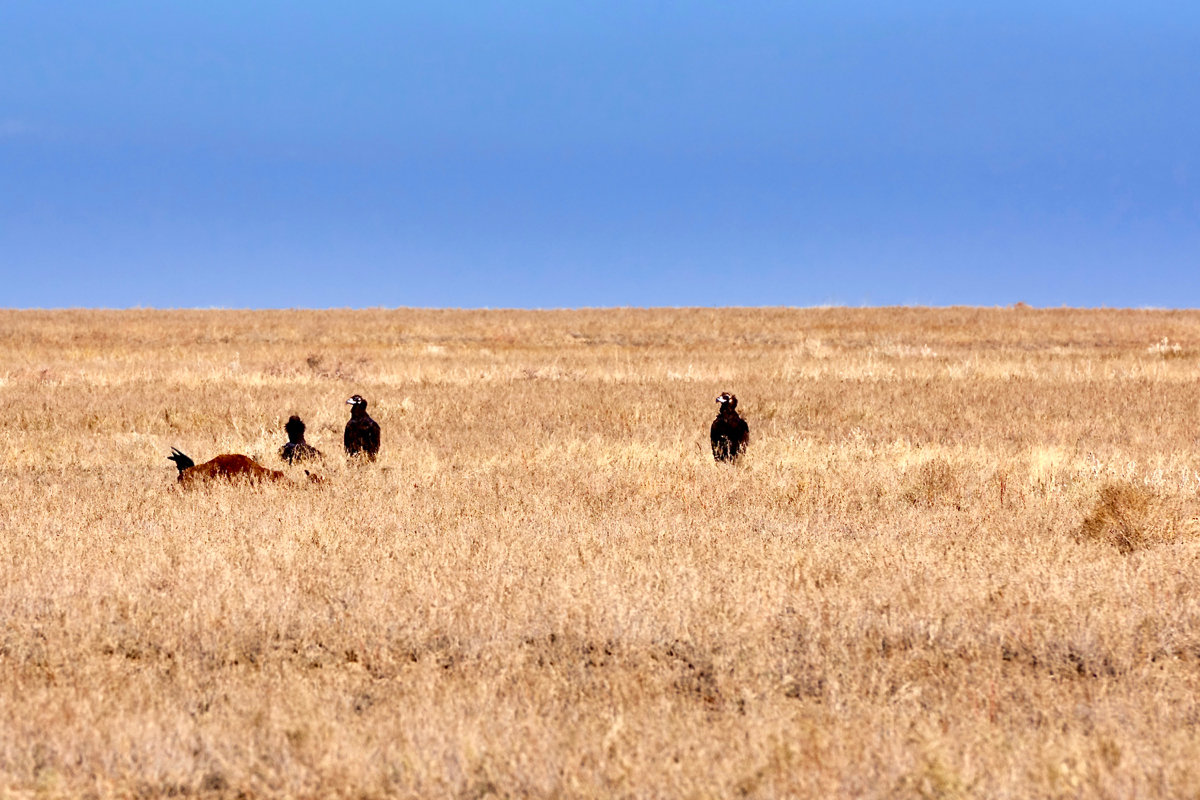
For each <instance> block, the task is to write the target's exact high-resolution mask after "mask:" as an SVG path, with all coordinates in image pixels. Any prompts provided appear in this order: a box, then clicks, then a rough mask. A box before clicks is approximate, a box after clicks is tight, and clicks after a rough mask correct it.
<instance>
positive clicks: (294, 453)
mask: <svg viewBox="0 0 1200 800" xmlns="http://www.w3.org/2000/svg"><path fill="white" fill-rule="evenodd" d="M283 429H284V430H285V431H287V435H288V441H287V444H285V445H284V446H283V447H281V448H279V457H280V458H282V459H283V460H284V461H286V462H287V463H289V464H299V463H301V462H304V461H319V460H320V459H321V458H323V456H322V455H321V451H320V450H318V449H317V448H315V447H313V446H312V445H311V444H309V443H308V442H306V441H304V420H302V419H300V418H299V417H297V416H296V415H295V414H293V415H292V416H291V417H290V418H289V419H288V421H287V424H286V425H284V426H283Z"/></svg>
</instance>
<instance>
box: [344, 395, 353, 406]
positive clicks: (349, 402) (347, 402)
mask: <svg viewBox="0 0 1200 800" xmlns="http://www.w3.org/2000/svg"><path fill="white" fill-rule="evenodd" d="M346 405H348V406H352V405H354V398H353V397H351V398H350V399H349V400H347V401H346Z"/></svg>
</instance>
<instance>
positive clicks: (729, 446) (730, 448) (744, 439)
mask: <svg viewBox="0 0 1200 800" xmlns="http://www.w3.org/2000/svg"><path fill="white" fill-rule="evenodd" d="M717 402H718V403H720V404H721V410H720V411H719V412H717V418H716V419H714V420H713V424H712V428H710V429H709V432H708V438H709V440H710V441H711V442H712V452H713V458H715V459H716V460H717V461H728V462H730V463H732V462H734V461H737V459H738V456H739V455H741V453H742V451H743V450H745V449H746V445H748V444H749V443H750V426H749V425H747V424H746V420H744V419H742V418H741V417H739V416H738V413H737V398H736V397H734V396H733V395H731V394H730V393H729V392H721V394H720V396H719V397H717Z"/></svg>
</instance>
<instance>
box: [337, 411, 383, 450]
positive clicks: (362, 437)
mask: <svg viewBox="0 0 1200 800" xmlns="http://www.w3.org/2000/svg"><path fill="white" fill-rule="evenodd" d="M346 403H347V404H349V406H350V421H349V422H347V423H346V433H345V435H344V436H343V437H342V440H343V441H344V442H345V444H346V453H347V454H349V455H351V456H357V455H360V454H361V455H365V456H366V457H367V458H369V459H371V460H372V461H374V460H375V456H376V455H378V453H379V423H378V422H376V421H375V420H373V419H371V418H370V417H369V416H367V401H366V400H363V399H362V396H361V395H357V394H356V395H354V396H353V397H351V398H350V399H349V400H347V401H346Z"/></svg>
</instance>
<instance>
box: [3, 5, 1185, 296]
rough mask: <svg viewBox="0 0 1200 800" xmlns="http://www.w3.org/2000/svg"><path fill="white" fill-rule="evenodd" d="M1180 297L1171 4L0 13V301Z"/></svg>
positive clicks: (22, 9)
mask: <svg viewBox="0 0 1200 800" xmlns="http://www.w3.org/2000/svg"><path fill="white" fill-rule="evenodd" d="M1016 301H1025V302H1028V303H1031V304H1034V305H1061V304H1069V305H1087V306H1096V305H1108V306H1145V305H1154V306H1173V307H1181V306H1188V307H1192V306H1200V4H1197V3H1194V2H1188V3H1185V2H1178V3H1170V2H1163V1H1162V0H1141V1H1140V2H1119V3H1118V2H1105V0H1090V2H1083V1H1082V0H1080V1H1079V2H1075V1H1073V0H1072V1H1071V2H1054V0H1040V2H1025V0H1003V2H1000V1H996V2H992V1H991V0H980V1H979V2H970V3H966V2H961V1H960V0H955V2H922V1H921V0H914V2H903V3H902V2H894V3H893V2H856V0H837V1H835V2H778V0H771V1H770V2H759V0H738V1H737V2H732V0H722V1H721V2H705V0H695V2H655V1H654V0H636V1H633V2H625V0H604V2H590V1H589V0H580V1H578V2H575V1H572V2H562V1H561V0H554V1H553V2H551V1H550V0H545V1H542V0H537V1H535V2H521V0H503V1H502V2H501V1H499V0H497V1H496V2H471V3H467V2H453V0H444V1H443V2H437V3H433V2H430V3H406V2H368V1H362V0H360V1H359V2H354V3H314V2H305V1H304V0H292V1H291V2H275V1H273V0H265V1H263V2H253V3H248V2H228V1H227V0H208V1H207V2H203V3H201V2H162V0H155V1H154V2H126V1H125V0H105V2H96V3H78V2H59V1H58V0H0V306H5V307H13V306H16V307H29V306H37V307H60V306H107V307H126V306H159V307H177V306H204V307H207V306H227V307H291V306H304V307H327V306H354V307H363V306H454V307H464V306H465V307H483V306H489V307H510V306H519V307H565V306H566V307H570V306H611V305H635V306H646V305H654V306H658V305H816V304H825V303H835V304H849V305H860V304H871V305H876V304H897V303H904V304H909V303H911V304H930V305H945V304H957V303H965V304H980V305H1002V304H1008V303H1012V302H1016Z"/></svg>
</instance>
